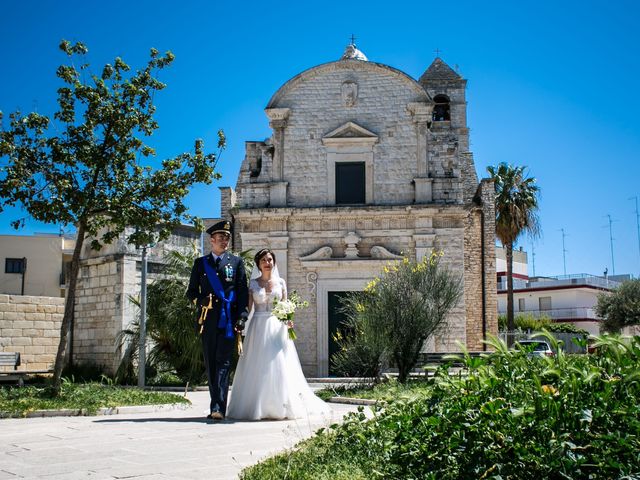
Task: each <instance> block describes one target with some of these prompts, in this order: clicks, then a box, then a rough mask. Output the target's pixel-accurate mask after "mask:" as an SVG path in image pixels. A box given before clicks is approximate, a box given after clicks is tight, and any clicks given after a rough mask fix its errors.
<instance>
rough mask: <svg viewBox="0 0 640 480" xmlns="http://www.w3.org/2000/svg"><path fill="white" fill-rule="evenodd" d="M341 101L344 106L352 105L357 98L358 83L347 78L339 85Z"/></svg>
mask: <svg viewBox="0 0 640 480" xmlns="http://www.w3.org/2000/svg"><path fill="white" fill-rule="evenodd" d="M341 93H342V102H343V103H344V105H345V106H346V107H353V106H354V105H355V104H356V100H357V99H358V84H357V83H356V82H353V81H351V80H347V81H346V82H344V83H343V84H342V87H341Z"/></svg>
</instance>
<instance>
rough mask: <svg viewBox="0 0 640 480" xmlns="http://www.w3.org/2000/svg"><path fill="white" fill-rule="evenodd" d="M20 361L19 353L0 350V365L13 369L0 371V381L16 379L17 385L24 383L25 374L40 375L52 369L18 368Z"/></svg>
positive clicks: (50, 371)
mask: <svg viewBox="0 0 640 480" xmlns="http://www.w3.org/2000/svg"><path fill="white" fill-rule="evenodd" d="M20 365H21V363H20V353H18V352H0V367H10V368H13V370H3V371H0V381H3V380H8V381H17V382H18V385H20V386H23V385H24V377H25V376H27V375H41V374H48V373H52V370H18V367H19V366H20Z"/></svg>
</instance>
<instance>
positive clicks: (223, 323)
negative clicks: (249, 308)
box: [202, 258, 236, 338]
mask: <svg viewBox="0 0 640 480" xmlns="http://www.w3.org/2000/svg"><path fill="white" fill-rule="evenodd" d="M202 260H203V262H204V269H205V271H206V272H207V277H208V278H209V285H211V288H212V289H213V293H215V294H216V297H218V298H219V299H220V300H222V306H221V308H220V318H219V319H218V328H224V329H225V337H227V338H233V328H232V325H231V304H232V303H233V301H234V300H235V297H236V295H235V291H234V290H231V291H230V292H229V297H226V296H225V294H224V288H222V283H220V278H218V272H217V271H216V270H215V269H214V268H213V267H212V266H211V264H210V263H209V261H208V259H207V258H203V259H202Z"/></svg>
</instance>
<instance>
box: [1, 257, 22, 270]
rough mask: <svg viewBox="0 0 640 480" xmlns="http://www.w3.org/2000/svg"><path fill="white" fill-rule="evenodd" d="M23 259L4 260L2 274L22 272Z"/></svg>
mask: <svg viewBox="0 0 640 480" xmlns="http://www.w3.org/2000/svg"><path fill="white" fill-rule="evenodd" d="M24 262H25V259H24V258H6V259H5V260H4V273H22V272H24Z"/></svg>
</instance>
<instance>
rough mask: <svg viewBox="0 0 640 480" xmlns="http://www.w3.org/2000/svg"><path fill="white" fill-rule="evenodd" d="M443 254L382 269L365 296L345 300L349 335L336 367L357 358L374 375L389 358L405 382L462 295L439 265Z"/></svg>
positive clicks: (454, 280) (357, 294)
mask: <svg viewBox="0 0 640 480" xmlns="http://www.w3.org/2000/svg"><path fill="white" fill-rule="evenodd" d="M441 256H442V253H440V254H437V253H435V252H434V253H432V254H431V255H430V256H428V257H427V256H425V257H424V258H423V259H422V260H421V261H419V262H413V261H410V260H409V259H408V258H406V257H405V258H404V259H403V261H401V262H395V263H393V264H389V265H388V266H386V267H384V269H383V272H382V275H380V277H378V278H375V279H374V280H373V281H372V282H370V283H369V285H367V287H366V288H365V290H364V291H363V292H355V293H352V294H351V295H349V296H347V300H346V302H347V309H346V310H345V312H346V314H347V317H348V318H349V319H350V320H349V322H350V323H348V325H347V326H348V328H347V330H348V331H351V332H352V333H351V335H345V338H344V339H343V341H338V343H339V345H340V346H341V349H342V353H341V354H339V355H338V356H337V362H338V364H336V363H335V362H334V365H336V367H339V366H340V362H342V363H344V361H343V360H344V359H345V357H348V356H349V355H350V354H351V355H354V354H357V355H360V356H359V359H367V358H368V359H369V360H370V361H371V364H370V365H368V368H369V369H370V370H371V371H377V372H378V374H379V371H380V368H381V365H382V363H383V361H386V360H388V361H389V362H390V363H393V364H394V366H396V367H397V368H398V380H399V381H400V382H405V381H406V380H407V378H408V376H409V372H410V371H411V370H412V369H413V368H414V367H415V365H416V363H417V362H418V357H419V354H420V350H421V349H422V347H423V345H424V343H425V341H426V340H427V339H428V338H429V337H430V336H432V335H434V334H435V333H436V332H438V331H440V330H442V329H443V328H445V327H446V319H447V315H448V314H449V313H450V312H451V310H452V309H453V307H454V306H455V305H456V304H457V303H458V300H459V299H460V296H461V295H462V283H461V280H460V278H459V277H458V276H456V275H454V274H453V273H452V272H451V271H450V270H448V269H447V268H446V267H443V266H442V265H441V264H440V258H441ZM347 360H348V358H347Z"/></svg>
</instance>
